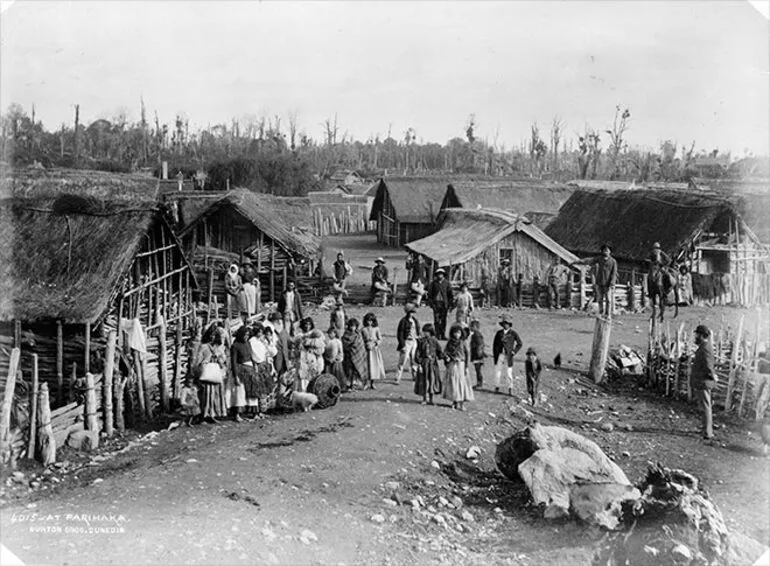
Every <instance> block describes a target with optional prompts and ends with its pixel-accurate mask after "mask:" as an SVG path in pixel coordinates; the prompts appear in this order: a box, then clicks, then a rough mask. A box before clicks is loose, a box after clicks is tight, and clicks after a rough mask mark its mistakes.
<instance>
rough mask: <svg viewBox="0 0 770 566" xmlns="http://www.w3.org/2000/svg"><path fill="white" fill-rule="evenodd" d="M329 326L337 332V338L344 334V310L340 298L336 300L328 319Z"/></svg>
mask: <svg viewBox="0 0 770 566" xmlns="http://www.w3.org/2000/svg"><path fill="white" fill-rule="evenodd" d="M329 326H331V327H333V328H334V329H335V330H337V337H338V338H340V337H341V336H342V335H343V334H344V333H345V309H344V307H343V305H342V298H338V299H337V303H336V304H335V305H334V310H333V311H332V313H331V316H330V317H329Z"/></svg>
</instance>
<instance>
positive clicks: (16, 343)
mask: <svg viewBox="0 0 770 566" xmlns="http://www.w3.org/2000/svg"><path fill="white" fill-rule="evenodd" d="M13 347H14V348H21V321H20V320H14V321H13Z"/></svg>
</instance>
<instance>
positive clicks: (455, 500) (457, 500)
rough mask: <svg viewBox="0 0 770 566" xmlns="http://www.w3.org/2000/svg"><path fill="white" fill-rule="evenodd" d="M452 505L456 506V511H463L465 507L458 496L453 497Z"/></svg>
mask: <svg viewBox="0 0 770 566" xmlns="http://www.w3.org/2000/svg"><path fill="white" fill-rule="evenodd" d="M450 503H451V504H452V505H454V507H455V509H462V507H463V500H462V499H460V497H458V496H457V495H453V496H452V498H451V499H450Z"/></svg>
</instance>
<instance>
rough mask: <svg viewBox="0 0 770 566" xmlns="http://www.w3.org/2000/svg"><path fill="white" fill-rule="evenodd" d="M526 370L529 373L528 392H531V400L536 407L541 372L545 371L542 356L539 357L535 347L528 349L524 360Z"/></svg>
mask: <svg viewBox="0 0 770 566" xmlns="http://www.w3.org/2000/svg"><path fill="white" fill-rule="evenodd" d="M524 371H525V372H526V374H527V393H529V399H530V402H531V404H532V406H533V407H534V406H535V402H536V400H537V394H538V390H539V389H540V372H541V371H543V366H542V364H541V363H540V358H538V357H537V352H535V350H534V348H528V349H527V359H526V361H525V362H524Z"/></svg>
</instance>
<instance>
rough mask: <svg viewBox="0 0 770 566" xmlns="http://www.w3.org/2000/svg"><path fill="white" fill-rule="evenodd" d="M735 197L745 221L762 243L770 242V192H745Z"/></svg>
mask: <svg viewBox="0 0 770 566" xmlns="http://www.w3.org/2000/svg"><path fill="white" fill-rule="evenodd" d="M735 199H736V207H737V209H738V212H739V213H740V215H741V217H742V218H743V220H744V222H746V224H747V225H748V226H749V228H751V230H752V232H754V234H756V236H757V238H759V240H760V241H761V242H762V243H764V244H770V193H743V194H741V195H736V197H735Z"/></svg>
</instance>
